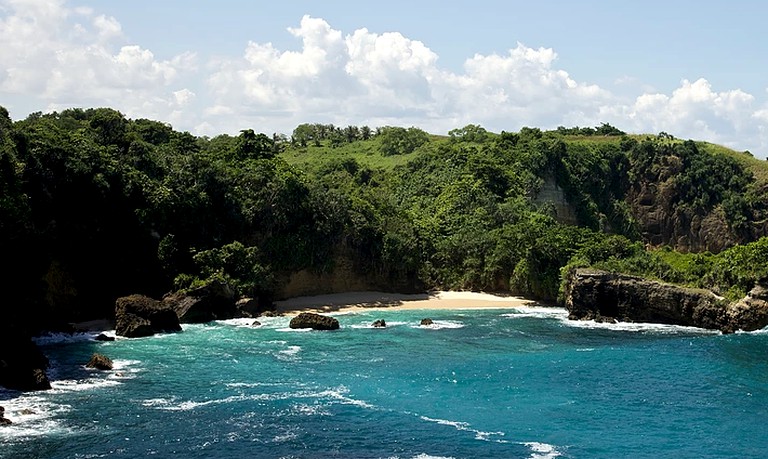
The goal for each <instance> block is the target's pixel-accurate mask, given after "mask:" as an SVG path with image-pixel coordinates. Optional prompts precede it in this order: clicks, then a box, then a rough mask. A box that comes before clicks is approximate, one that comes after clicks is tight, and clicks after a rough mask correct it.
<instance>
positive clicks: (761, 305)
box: [725, 285, 768, 331]
mask: <svg viewBox="0 0 768 459" xmlns="http://www.w3.org/2000/svg"><path fill="white" fill-rule="evenodd" d="M727 317H728V324H727V326H728V329H727V330H725V331H735V330H747V331H749V330H759V329H761V328H763V327H765V326H766V325H768V287H766V286H765V285H756V286H755V288H753V289H752V290H751V291H750V292H749V293H748V294H747V296H745V297H744V298H742V299H741V300H740V301H737V302H735V303H733V304H730V305H728V309H727Z"/></svg>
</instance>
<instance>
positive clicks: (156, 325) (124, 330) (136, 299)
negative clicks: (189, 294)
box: [115, 295, 181, 338]
mask: <svg viewBox="0 0 768 459" xmlns="http://www.w3.org/2000/svg"><path fill="white" fill-rule="evenodd" d="M178 331H181V325H179V317H178V316H177V315H176V313H175V312H174V311H173V309H171V307H170V306H168V305H164V304H163V303H161V302H159V301H157V300H154V299H152V298H149V297H147V296H144V295H131V296H124V297H121V298H118V299H117V301H115V333H116V334H118V335H120V336H126V337H128V338H138V337H140V336H151V335H154V334H155V333H165V332H178Z"/></svg>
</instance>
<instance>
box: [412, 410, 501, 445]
mask: <svg viewBox="0 0 768 459" xmlns="http://www.w3.org/2000/svg"><path fill="white" fill-rule="evenodd" d="M419 419H421V420H423V421H429V422H434V423H436V424H440V425H445V426H451V427H453V428H455V429H456V430H461V431H464V432H470V433H473V434H475V440H482V441H493V442H496V443H507V442H506V441H505V440H501V439H494V438H491V437H494V436H495V437H503V436H504V432H485V431H482V430H478V429H473V428H472V427H471V426H470V424H469V423H467V422H462V421H451V420H448V419H434V418H429V417H427V416H419Z"/></svg>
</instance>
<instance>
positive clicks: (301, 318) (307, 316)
mask: <svg viewBox="0 0 768 459" xmlns="http://www.w3.org/2000/svg"><path fill="white" fill-rule="evenodd" d="M288 326H289V327H291V328H311V329H313V330H336V329H338V328H339V321H338V320H336V319H334V318H333V317H328V316H323V315H320V314H315V313H313V312H302V313H301V314H299V315H297V316H296V317H294V318H293V319H291V323H290V324H289V325H288Z"/></svg>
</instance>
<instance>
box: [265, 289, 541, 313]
mask: <svg viewBox="0 0 768 459" xmlns="http://www.w3.org/2000/svg"><path fill="white" fill-rule="evenodd" d="M533 303H534V302H533V301H532V300H527V299H525V298H521V297H517V296H501V295H493V294H490V293H477V292H429V293H416V294H398V293H383V292H348V293H335V294H330V295H318V296H302V297H297V298H290V299H287V300H283V301H276V302H275V306H276V308H277V312H279V313H282V314H292V313H294V314H295V313H299V312H302V311H314V312H347V311H357V310H361V309H393V310H397V309H501V308H514V307H518V306H527V305H531V304H533Z"/></svg>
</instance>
